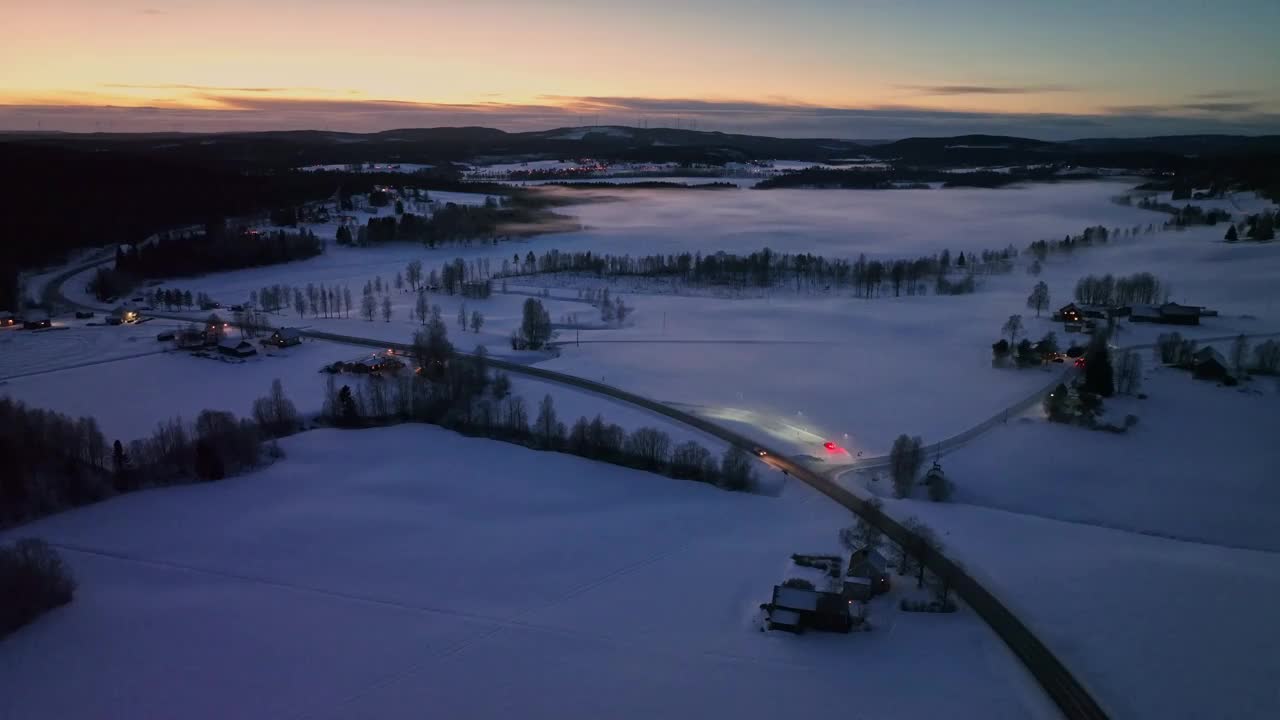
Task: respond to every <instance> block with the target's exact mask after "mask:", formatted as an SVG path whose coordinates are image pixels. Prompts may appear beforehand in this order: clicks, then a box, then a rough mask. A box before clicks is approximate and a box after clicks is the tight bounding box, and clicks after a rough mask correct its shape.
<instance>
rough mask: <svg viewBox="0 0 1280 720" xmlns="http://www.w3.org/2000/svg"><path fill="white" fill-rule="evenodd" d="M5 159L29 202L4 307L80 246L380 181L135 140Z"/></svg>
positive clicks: (131, 238)
mask: <svg viewBox="0 0 1280 720" xmlns="http://www.w3.org/2000/svg"><path fill="white" fill-rule="evenodd" d="M0 167H4V168H5V177H6V180H7V183H6V196H5V198H6V200H7V201H8V202H9V203H10V204H11V206H12V207H15V208H22V211H21V212H15V213H13V217H12V218H11V222H10V225H9V227H8V232H7V234H6V238H7V239H6V241H5V251H4V252H3V253H0V308H13V307H16V305H17V297H16V294H15V293H16V277H17V273H18V271H19V270H20V269H23V268H31V267H40V266H44V265H47V264H52V263H57V262H62V261H64V260H65V259H66V257H67V255H68V254H69V253H70V252H71V251H72V250H76V249H78V248H82V247H97V246H102V245H113V244H115V245H121V244H132V243H137V242H140V241H141V240H143V239H144V238H146V237H148V236H150V235H152V234H154V233H157V232H162V231H164V230H167V229H170V228H174V227H182V226H186V225H191V224H203V223H206V222H208V221H209V220H210V219H211V218H218V217H240V216H246V215H251V214H254V213H260V212H265V211H268V210H271V209H273V208H279V207H285V206H295V205H300V204H302V203H304V202H307V201H311V200H319V199H322V198H326V197H329V196H331V195H333V193H334V191H335V189H336V188H337V187H338V186H341V187H342V188H343V190H344V191H346V192H364V191H367V190H368V189H371V188H372V186H373V185H374V184H375V183H376V182H378V178H377V177H376V176H373V175H369V174H361V173H279V174H272V175H267V174H241V173H237V172H233V171H228V170H215V169H209V168H204V167H195V166H191V165H188V164H183V163H180V162H177V161H170V160H161V159H157V158H147V157H141V156H139V155H138V154H134V152H133V148H132V146H129V145H128V144H125V145H122V146H121V147H118V148H116V149H114V150H112V151H111V152H88V151H80V150H73V149H67V148H62V147H45V146H36V145H24V144H20V143H0ZM399 182H402V183H403V182H405V178H404V176H400V178H399ZM414 182H415V183H420V182H422V181H421V180H419V179H417V178H415V179H414ZM458 184H459V183H456V182H454V183H450V186H453V185H458ZM14 223H16V225H15V224H14Z"/></svg>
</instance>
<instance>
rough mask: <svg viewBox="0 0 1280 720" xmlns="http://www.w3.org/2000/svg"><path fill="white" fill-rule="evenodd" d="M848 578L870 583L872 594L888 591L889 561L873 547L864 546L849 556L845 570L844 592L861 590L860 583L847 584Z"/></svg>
mask: <svg viewBox="0 0 1280 720" xmlns="http://www.w3.org/2000/svg"><path fill="white" fill-rule="evenodd" d="M850 579H860V580H865V581H866V582H868V583H870V585H871V587H870V588H869V590H870V593H871V594H872V595H879V594H880V593H886V592H889V584H890V580H889V561H888V560H886V559H885V557H884V555H882V554H880V551H879V550H876V549H875V548H869V547H864V548H862V549H861V550H856V551H854V553H853V554H852V555H850V556H849V569H848V570H847V571H846V572H845V589H846V592H861V583H856V584H855V587H852V588H851V587H850V586H849V580H850Z"/></svg>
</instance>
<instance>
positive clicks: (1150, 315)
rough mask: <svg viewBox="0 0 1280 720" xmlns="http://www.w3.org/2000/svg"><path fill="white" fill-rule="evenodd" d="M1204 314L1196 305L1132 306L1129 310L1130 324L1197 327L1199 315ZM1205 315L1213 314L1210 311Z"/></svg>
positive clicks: (1170, 303) (1202, 309)
mask: <svg viewBox="0 0 1280 720" xmlns="http://www.w3.org/2000/svg"><path fill="white" fill-rule="evenodd" d="M1204 314H1206V313H1205V311H1204V308H1202V307H1200V306H1198V305H1179V304H1178V303H1172V302H1169V303H1165V304H1163V305H1158V306H1157V305H1133V306H1132V307H1130V308H1129V320H1130V321H1131V322H1149V323H1162V324H1164V325H1199V324H1200V317H1201V315H1204ZM1207 314H1213V313H1212V311H1210V312H1209V313H1207Z"/></svg>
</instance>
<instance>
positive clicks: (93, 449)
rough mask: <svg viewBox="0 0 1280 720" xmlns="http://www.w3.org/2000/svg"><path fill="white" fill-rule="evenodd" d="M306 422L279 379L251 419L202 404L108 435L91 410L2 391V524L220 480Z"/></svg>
mask: <svg viewBox="0 0 1280 720" xmlns="http://www.w3.org/2000/svg"><path fill="white" fill-rule="evenodd" d="M300 426H301V421H300V419H299V417H298V413H297V411H296V409H294V407H293V404H292V403H291V402H290V401H289V400H288V398H286V397H285V396H284V393H283V390H282V389H281V387H280V381H279V380H277V381H275V382H274V383H272V387H271V392H270V394H269V395H267V396H266V397H264V398H260V399H259V400H258V401H257V402H255V404H254V417H253V419H247V418H246V419H237V418H236V417H235V415H233V414H232V413H229V412H224V411H218V410H205V411H203V412H201V413H200V414H199V415H198V416H197V417H196V419H195V422H194V423H187V422H185V421H183V420H182V419H180V418H174V419H171V420H167V421H164V422H161V423H159V424H158V425H157V427H156V429H155V431H154V432H153V433H152V435H151V436H150V437H148V438H142V439H138V440H134V441H132V442H130V443H128V444H127V445H126V444H125V443H122V442H121V441H119V440H116V441H115V442H114V443H110V444H109V443H108V442H107V441H106V438H105V437H104V436H103V434H102V432H101V430H99V428H98V424H97V422H96V421H95V420H94V419H93V418H89V417H81V418H72V417H70V416H67V415H64V414H61V413H56V412H52V411H49V410H43V409H39V408H29V407H27V406H26V405H25V404H23V403H21V402H16V401H14V400H12V399H9V398H0V455H2V456H3V457H5V458H6V463H7V467H6V472H5V473H3V475H2V476H0V528H2V527H10V526H13V525H17V524H20V523H23V522H27V521H30V520H34V519H36V518H39V517H43V516H45V515H49V514H52V513H56V512H60V511H62V510H65V509H68V508H72V507H78V506H81V505H87V504H89V503H93V502H98V501H100V500H103V499H106V498H108V497H111V496H113V495H117V494H120V493H126V492H131V491H134V490H140V489H143V488H148V487H160V486H165V485H174V484H180V483H184V482H189V481H192V480H219V479H222V478H224V477H227V476H229V475H234V474H236V473H239V472H243V471H244V470H247V469H249V468H253V467H256V466H258V465H259V464H261V462H262V461H263V460H264V459H265V457H264V456H265V455H266V454H267V453H266V452H264V444H265V443H266V442H267V441H269V440H272V439H274V438H278V437H283V436H285V435H288V434H291V433H293V432H295V431H296V430H297V429H298V428H299V427H300Z"/></svg>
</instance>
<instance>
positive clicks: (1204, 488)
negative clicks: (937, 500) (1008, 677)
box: [842, 366, 1280, 719]
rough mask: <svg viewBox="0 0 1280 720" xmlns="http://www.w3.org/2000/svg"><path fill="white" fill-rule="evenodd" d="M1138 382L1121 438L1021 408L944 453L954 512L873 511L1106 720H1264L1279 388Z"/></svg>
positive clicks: (1277, 629)
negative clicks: (950, 562)
mask: <svg viewBox="0 0 1280 720" xmlns="http://www.w3.org/2000/svg"><path fill="white" fill-rule="evenodd" d="M1148 367H1149V368H1150V366H1148ZM1147 376H1148V377H1147V379H1146V381H1145V387H1144V388H1143V390H1144V392H1145V393H1147V394H1148V395H1149V397H1148V398H1147V399H1145V400H1139V399H1136V398H1123V399H1121V398H1117V399H1112V400H1108V401H1106V408H1107V412H1108V415H1109V416H1114V417H1116V418H1117V419H1118V418H1120V417H1122V416H1123V415H1124V414H1127V413H1133V414H1136V415H1138V416H1139V418H1140V420H1139V424H1138V425H1137V427H1135V428H1134V429H1133V430H1131V431H1130V432H1129V433H1128V434H1126V435H1113V434H1110V433H1103V432H1091V431H1088V430H1084V429H1081V428H1076V427H1069V426H1063V425H1056V424H1051V423H1048V422H1046V421H1045V420H1044V419H1043V418H1042V417H1041V416H1040V412H1039V410H1038V409H1036V410H1032V411H1030V412H1028V414H1027V416H1026V417H1023V418H1015V419H1013V420H1011V421H1010V422H1009V424H1008V425H1007V426H1004V427H1000V428H997V429H996V430H993V431H991V432H990V433H988V434H987V435H985V436H983V437H981V438H980V439H978V440H976V441H975V442H973V443H971V444H969V445H967V446H966V447H964V448H962V449H960V450H958V451H956V452H955V453H953V454H950V455H947V456H945V457H944V458H943V459H942V465H943V466H944V468H945V470H946V472H947V475H948V477H949V478H950V479H951V480H952V481H953V482H954V483H955V484H956V493H955V498H954V502H953V503H948V504H941V505H940V504H934V503H929V502H927V501H924V500H919V499H913V500H893V499H886V503H887V505H886V509H887V510H888V511H889V512H890V513H891V514H893V515H895V516H898V517H904V516H908V515H916V516H918V517H919V518H921V519H922V520H924V521H925V522H926V524H928V525H930V526H931V527H933V528H934V529H935V530H936V531H938V532H939V534H940V535H941V537H942V539H943V541H944V543H945V545H946V547H947V549H948V552H949V553H951V554H953V556H954V557H956V558H957V559H959V560H961V561H962V562H964V563H965V564H966V565H967V567H968V568H969V569H970V570H971V571H973V572H974V574H975V576H976V577H978V578H979V579H981V580H982V581H983V582H984V584H986V585H987V586H988V587H989V588H990V589H991V590H992V591H993V592H994V593H995V594H996V595H997V596H998V597H1000V598H1001V599H1002V600H1004V601H1005V602H1006V603H1008V604H1009V605H1010V607H1011V608H1012V609H1013V610H1014V612H1015V614H1017V615H1018V616H1019V617H1020V618H1021V619H1023V621H1024V622H1026V623H1027V624H1028V625H1029V626H1030V627H1031V628H1032V629H1033V630H1035V631H1036V632H1037V633H1039V634H1040V636H1041V638H1042V639H1043V640H1044V641H1045V642H1046V643H1047V644H1048V645H1049V647H1050V648H1052V649H1053V650H1054V651H1055V652H1056V653H1058V654H1059V655H1060V657H1061V658H1062V659H1063V661H1064V662H1066V664H1067V666H1068V667H1070V668H1072V670H1073V671H1074V672H1076V673H1077V674H1078V675H1079V676H1081V678H1082V680H1083V681H1084V682H1085V684H1086V686H1087V687H1089V688H1090V689H1091V690H1092V691H1093V692H1094V693H1095V694H1096V695H1097V696H1098V699H1099V700H1100V701H1101V702H1102V704H1103V706H1104V707H1105V708H1107V709H1108V710H1109V711H1110V712H1111V714H1112V716H1113V717H1135V718H1161V719H1164V718H1203V717H1230V718H1251V717H1269V716H1272V715H1274V714H1275V712H1276V709H1277V708H1280V691H1277V689H1276V685H1275V683H1274V682H1272V681H1271V679H1272V678H1274V677H1276V675H1277V673H1280V654H1278V653H1277V652H1276V650H1277V648H1280V626H1277V624H1276V623H1275V622H1274V621H1273V620H1274V618H1273V610H1272V606H1273V603H1272V602H1271V598H1273V597H1274V596H1275V593H1276V592H1278V591H1280V528H1278V527H1277V525H1276V523H1275V511H1276V508H1277V507H1280V490H1277V486H1276V483H1275V468H1277V467H1280V453H1278V452H1277V449H1276V447H1275V446H1274V444H1273V443H1268V442H1267V441H1266V440H1265V431H1262V432H1261V433H1260V430H1259V429H1260V428H1266V427H1268V426H1269V425H1270V424H1272V423H1273V421H1274V418H1276V417H1280V388H1278V387H1277V385H1276V383H1275V382H1274V381H1272V380H1270V379H1266V380H1263V379H1258V380H1255V381H1253V382H1250V383H1246V384H1245V385H1244V386H1243V388H1228V387H1222V386H1218V385H1216V384H1214V383H1207V382H1201V381H1196V380H1193V379H1191V377H1190V375H1189V374H1188V373H1186V372H1184V371H1179V370H1174V369H1169V368H1159V369H1149V370H1148V372H1147ZM1242 390H1243V391H1242ZM842 482H844V483H846V484H848V485H850V486H851V487H853V488H855V489H857V490H859V491H860V492H863V493H869V494H877V495H881V496H884V495H886V494H887V493H888V490H889V488H888V487H887V485H888V482H887V480H885V479H881V480H879V481H877V482H872V481H871V480H870V478H869V476H867V475H863V474H860V473H852V474H848V475H845V476H844V477H843V478H842Z"/></svg>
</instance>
